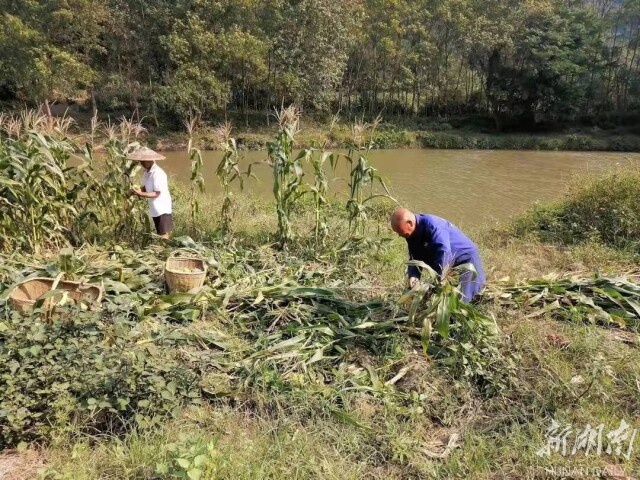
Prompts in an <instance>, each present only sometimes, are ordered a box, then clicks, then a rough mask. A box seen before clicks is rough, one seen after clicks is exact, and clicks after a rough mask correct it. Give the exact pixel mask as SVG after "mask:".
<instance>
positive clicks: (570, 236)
mask: <svg viewBox="0 0 640 480" xmlns="http://www.w3.org/2000/svg"><path fill="white" fill-rule="evenodd" d="M638 199H640V168H638V167H635V166H634V167H630V168H624V169H618V170H615V171H613V172H611V173H608V174H605V175H603V176H600V177H594V178H587V179H583V180H582V181H580V182H578V183H576V184H575V185H574V186H573V187H572V188H571V190H570V192H569V194H568V195H567V197H566V198H565V199H564V200H563V201H561V202H559V203H556V204H553V205H549V206H543V207H536V208H534V209H533V210H532V211H530V212H529V213H527V214H526V215H524V216H523V217H522V218H520V219H518V220H517V221H516V222H515V223H514V225H513V228H514V233H515V234H516V235H518V236H521V235H525V234H534V235H536V236H538V237H539V238H540V239H541V240H543V241H549V242H559V243H564V244H572V243H579V242H583V241H588V240H596V241H599V242H601V243H603V244H605V245H609V246H613V247H616V248H624V249H631V250H635V251H640V201H639V200H638Z"/></svg>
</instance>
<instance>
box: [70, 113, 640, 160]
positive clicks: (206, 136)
mask: <svg viewBox="0 0 640 480" xmlns="http://www.w3.org/2000/svg"><path fill="white" fill-rule="evenodd" d="M145 127H147V128H148V131H147V132H146V134H145V135H143V136H142V139H143V141H144V142H145V143H147V144H148V146H150V147H151V148H153V149H154V150H158V151H181V150H186V148H187V142H188V135H187V134H186V132H184V131H180V132H175V131H169V130H166V129H162V128H154V127H152V126H148V125H146V124H145ZM276 131H277V124H276V125H273V126H271V127H268V126H265V125H263V126H258V125H256V126H252V127H246V126H243V125H242V123H240V124H237V125H236V124H234V130H233V135H234V136H235V138H236V140H237V143H238V148H239V149H241V150H264V149H266V148H267V143H268V142H269V141H271V139H273V137H274V135H275V133H276ZM98 133H99V135H98V136H97V138H96V140H97V143H98V145H100V144H101V143H104V138H103V137H102V136H101V135H100V132H98ZM88 136H89V134H88V133H87V132H86V131H85V130H80V131H79V133H77V137H78V139H79V140H80V141H84V140H86V139H87V138H88ZM194 138H195V144H196V145H197V146H198V148H200V149H202V150H219V149H220V146H219V144H218V141H217V139H216V135H215V132H214V129H213V127H210V126H209V127H207V126H203V127H201V128H199V129H198V130H197V131H196V133H195V135H194ZM371 141H372V145H373V148H376V149H392V148H393V149H401V148H431V149H458V150H474V149H475V150H545V151H603V152H604V151H612V152H639V151H640V135H638V134H637V133H635V130H633V129H631V130H626V129H623V128H615V129H611V130H601V129H598V128H575V129H567V130H566V131H561V132H557V133H544V134H536V133H488V132H487V131H479V130H475V129H474V128H473V127H463V128H453V127H452V126H451V125H450V124H448V123H446V122H427V123H424V125H421V124H414V125H409V126H403V125H394V124H393V123H382V124H381V125H379V126H378V127H377V128H376V130H375V132H374V133H373V135H372V137H371ZM352 143H353V128H352V126H351V125H348V124H344V123H339V124H336V125H334V126H333V127H331V126H330V125H329V124H323V123H318V122H316V121H313V120H311V119H302V121H301V131H300V132H299V134H298V136H297V145H298V146H299V147H300V148H308V147H319V146H322V145H324V146H326V147H327V148H348V147H349V146H350V145H351V144H352Z"/></svg>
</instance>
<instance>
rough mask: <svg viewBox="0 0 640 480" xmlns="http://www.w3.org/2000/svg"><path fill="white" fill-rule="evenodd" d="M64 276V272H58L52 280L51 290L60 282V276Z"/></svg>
mask: <svg viewBox="0 0 640 480" xmlns="http://www.w3.org/2000/svg"><path fill="white" fill-rule="evenodd" d="M63 276H64V272H60V273H59V274H58V275H57V276H56V278H55V279H54V280H53V283H52V284H51V290H55V289H56V288H58V284H59V283H60V280H61V279H62V277H63Z"/></svg>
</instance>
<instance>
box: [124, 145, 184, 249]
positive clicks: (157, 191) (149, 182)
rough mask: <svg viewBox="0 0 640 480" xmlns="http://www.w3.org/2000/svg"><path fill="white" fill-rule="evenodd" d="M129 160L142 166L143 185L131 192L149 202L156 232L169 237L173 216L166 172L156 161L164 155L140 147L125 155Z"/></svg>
mask: <svg viewBox="0 0 640 480" xmlns="http://www.w3.org/2000/svg"><path fill="white" fill-rule="evenodd" d="M127 158H128V159H129V160H133V161H136V162H140V164H141V165H142V166H143V167H144V170H145V172H144V176H143V185H142V186H141V187H140V189H137V188H132V189H131V193H132V194H133V195H137V196H138V197H140V198H146V199H147V201H148V202H149V214H150V215H151V218H152V219H153V224H154V225H155V227H156V232H157V233H158V235H160V236H161V237H162V238H169V234H170V233H171V230H173V216H172V214H171V213H172V209H171V194H170V193H169V182H168V180H167V174H166V173H165V171H164V170H162V169H161V168H160V167H159V166H158V165H157V164H156V162H157V161H158V160H164V158H165V157H163V156H162V155H160V154H159V153H157V152H154V151H153V150H151V149H150V148H147V147H142V148H140V149H138V150H136V151H135V152H133V153H132V154H131V155H129V156H128V157H127Z"/></svg>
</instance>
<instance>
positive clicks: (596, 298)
mask: <svg viewBox="0 0 640 480" xmlns="http://www.w3.org/2000/svg"><path fill="white" fill-rule="evenodd" d="M493 296H494V297H495V300H496V302H497V303H499V304H500V305H503V306H511V307H517V308H525V309H529V310H534V311H533V312H532V313H531V314H530V315H531V316H539V315H544V314H547V313H548V314H551V315H553V316H555V317H557V318H561V319H563V320H569V321H577V322H580V323H592V324H598V325H604V326H607V327H610V326H617V327H620V328H624V329H630V330H636V331H639V330H640V285H638V284H637V283H635V282H632V281H631V280H629V279H628V278H625V277H619V278H609V277H602V276H599V275H596V276H595V277H593V278H557V277H555V278H554V277H548V278H543V279H539V280H529V281H528V282H526V283H524V284H520V285H504V286H502V288H500V289H499V290H498V291H496V292H494V293H493Z"/></svg>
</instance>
